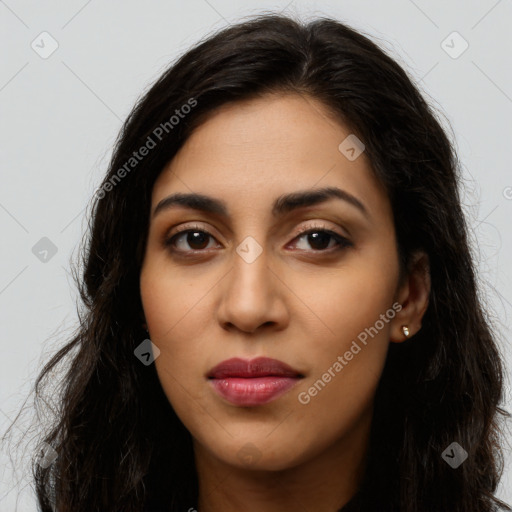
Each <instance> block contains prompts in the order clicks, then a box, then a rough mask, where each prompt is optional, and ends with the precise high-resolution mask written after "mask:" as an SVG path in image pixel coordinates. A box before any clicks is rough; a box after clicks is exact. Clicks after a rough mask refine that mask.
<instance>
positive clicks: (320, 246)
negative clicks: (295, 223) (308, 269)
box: [295, 228, 352, 252]
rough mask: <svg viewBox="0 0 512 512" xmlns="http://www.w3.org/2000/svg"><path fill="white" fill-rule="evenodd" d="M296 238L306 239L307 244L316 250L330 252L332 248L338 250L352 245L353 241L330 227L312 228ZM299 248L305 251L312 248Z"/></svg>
mask: <svg viewBox="0 0 512 512" xmlns="http://www.w3.org/2000/svg"><path fill="white" fill-rule="evenodd" d="M295 239H296V240H301V239H305V240H306V244H309V246H310V247H311V248H312V250H313V251H315V252H328V251H329V250H330V249H334V250H338V249H344V248H346V247H351V246H352V243H351V242H350V241H349V240H348V239H347V238H345V237H343V236H341V235H339V234H338V233H335V232H334V231H331V230H329V229H320V228H311V229H308V230H307V231H304V232H302V233H301V234H300V235H299V236H297V237H296V238H295ZM332 241H334V244H332V243H331V242H332ZM306 244H303V245H306ZM296 245H297V244H296ZM299 249H301V250H305V251H310V250H311V249H308V247H299Z"/></svg>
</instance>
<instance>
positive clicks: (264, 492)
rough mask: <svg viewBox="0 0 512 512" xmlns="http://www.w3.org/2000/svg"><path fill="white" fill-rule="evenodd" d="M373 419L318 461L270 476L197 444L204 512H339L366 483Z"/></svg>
mask: <svg viewBox="0 0 512 512" xmlns="http://www.w3.org/2000/svg"><path fill="white" fill-rule="evenodd" d="M370 424H371V415H370V417H365V418H364V419H362V421H361V422H359V423H358V424H356V425H355V426H354V428H353V429H352V431H351V432H350V433H347V434H346V435H345V436H344V437H342V438H341V439H339V440H338V441H337V442H336V443H335V444H331V445H329V446H327V447H326V448H325V449H324V450H323V451H322V452H321V453H319V454H317V455H316V456H315V457H314V458H312V459H308V460H307V461H304V462H302V463H299V464H298V465H295V466H294V467H291V468H287V469H283V470H279V471H275V470H274V471H269V470H264V469H247V468H240V467H238V466H234V465H230V464H227V463H225V462H224V461H223V460H221V459H219V458H218V457H216V456H214V455H213V454H212V453H211V452H209V451H207V450H206V449H205V448H204V447H203V446H202V445H200V444H199V443H197V442H196V441H194V453H195V459H196V468H197V474H198V481H199V497H198V512H235V511H236V512H238V511H240V510H244V511H245V512H282V511H283V510H315V512H336V511H338V510H339V509H340V508H342V507H343V506H344V505H345V504H346V503H347V502H348V501H350V499H351V498H352V497H353V496H354V494H355V493H356V491H357V488H358V486H359V484H360V482H361V480H362V477H363V472H364V466H365V455H366V451H367V446H368V441H369V432H370Z"/></svg>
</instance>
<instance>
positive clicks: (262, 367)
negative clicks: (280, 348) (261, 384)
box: [207, 357, 303, 379]
mask: <svg viewBox="0 0 512 512" xmlns="http://www.w3.org/2000/svg"><path fill="white" fill-rule="evenodd" d="M270 376H276V377H303V375H301V373H300V372H298V371H297V370H295V369H293V368H292V367H291V366H289V365H287V364H286V363H283V362H282V361H279V360H277V359H270V358H268V357H257V358H256V359H251V360H247V359H241V358H239V357H234V358H232V359H226V361H222V362H221V363H219V364H218V365H217V366H214V367H213V368H212V369H211V370H210V372H209V373H208V374H207V377H208V378H210V379H223V378H226V377H245V378H251V377H270Z"/></svg>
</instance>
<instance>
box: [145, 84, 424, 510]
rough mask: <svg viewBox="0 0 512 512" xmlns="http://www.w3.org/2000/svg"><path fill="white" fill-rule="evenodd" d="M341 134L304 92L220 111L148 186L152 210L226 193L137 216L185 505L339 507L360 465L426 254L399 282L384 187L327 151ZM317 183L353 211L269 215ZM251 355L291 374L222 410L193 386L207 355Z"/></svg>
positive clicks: (419, 307) (365, 164)
mask: <svg viewBox="0 0 512 512" xmlns="http://www.w3.org/2000/svg"><path fill="white" fill-rule="evenodd" d="M350 133H351V131H350V129H349V128H348V127H346V126H344V125H343V124H341V123H339V122H336V121H335V120H333V118H332V117H331V116H329V115H328V113H327V111H326V110H325V108H324V106H323V105H322V104H321V103H319V102H318V101H317V100H316V99H313V98H311V97H308V96H301V95H295V94H274V95H267V96H266V97H264V98H259V99H255V100H250V101H244V102H239V103H236V104H228V105H224V106H222V107H221V108H220V109H218V110H217V111H215V113H214V114H213V115H212V116H211V117H210V118H209V119H208V120H207V121H206V122H204V123H203V124H202V125H201V126H199V127H198V128H197V129H196V130H195V131H194V132H193V134H192V135H191V136H190V137H189V139H188V140H187V141H186V143H185V144H184V145H183V147H182V148H181V149H180V151H179V152H178V153H177V155H176V156H175V158H174V159H173V160H172V161H171V162H170V163H169V165H168V166H167V167H166V168H165V169H164V170H163V171H162V173H161V174H160V176H159V178H158V179H157V181H156V183H155V185H154V189H153V195H152V211H153V209H154V208H155V207H156V205H157V204H158V203H159V202H160V201H161V200H162V199H164V198H165V197H167V196H168V195H169V194H172V193H175V192H183V193H190V192H196V193H202V194H205V195H208V196H211V197H214V198H217V199H221V200H223V201H225V203H226V205H227V207H228V209H229V214H230V215H229V216H228V217H222V216H217V215H215V214H211V213H205V212H201V211H198V210H194V209H188V208H185V207H174V208H172V209H169V210H164V211H162V212H160V213H159V214H158V215H157V216H155V217H154V218H151V221H150V226H149V236H148V242H147V246H146V253H145V258H144V262H143V267H142V271H141V275H140V287H141V297H142V303H143V308H144V314H145V319H146V323H147V326H148V329H149V332H150V336H151V340H152V341H153V343H154V344H155V345H156V346H157V347H158V348H159V349H160V355H159V356H158V357H157V358H156V360H155V365H156V370H157V373H158V376H159V379H160V382H161V384H162V387H163V389H164V391H165V393H166V396H167V397H168V399H169V402H170V404H172V406H173V407H174V409H175V411H176V413H177V414H178V416H179V418H180V419H181V421H182V422H183V424H184V425H185V426H186V427H187V429H188V430H189V431H190V433H191V434H192V437H193V442H194V451H195V459H196V467H197V471H198V476H199V482H200V493H199V511H200V512H217V511H223V512H229V511H235V510H236V511H238V510H246V511H247V512H252V511H258V512H262V511H266V512H277V511H283V510H304V511H312V510H315V511H317V512H323V511H325V512H328V511H329V512H332V511H335V510H337V509H338V508H340V507H341V506H343V505H344V504H345V503H346V502H347V501H348V500H349V499H350V498H351V497H352V496H353V494H354V493H355V491H356V489H357V486H358V483H359V482H360V479H361V477H362V472H363V470H364V456H365V453H366V449H367V445H368V435H369V429H370V425H371V420H372V406H373V397H374V394H375V391H376V388H377V385H378V382H379V378H380V376H381V374H382V370H383V367H384V363H385V359H386V353H387V349H388V345H389V343H390V342H395V343H400V342H402V341H404V340H405V339H406V337H405V335H404V334H403V332H402V329H401V326H402V325H407V326H408V327H409V330H410V336H413V335H414V334H415V333H416V332H417V331H418V330H419V329H420V328H421V318H422V316H423V314H424V312H425V310H426V307H427V305H428V294H429V290H430V282H429V278H428V273H424V272H421V271H420V268H421V264H425V259H426V256H425V255H423V254H419V255H418V257H417V259H416V262H417V263H416V264H415V265H414V266H413V267H412V269H411V271H410V273H409V274H408V275H407V276H406V279H405V280H404V281H403V282H401V283H400V282H399V265H398V254H397V249H396V239H395V230H394V224H393V218H392V211H391V205H390V203H389V200H388V198H387V195H386V194H385V192H384V189H383V188H382V186H381V185H380V184H379V182H378V181H377V179H376V178H375V177H374V175H373V173H372V171H371V167H370V163H369V160H368V158H367V156H366V154H365V153H364V152H363V153H362V154H361V155H360V156H359V157H358V158H357V159H355V160H354V161H350V160H349V159H347V158H346V157H345V156H344V155H343V154H342V153H341V152H340V150H339V149H338V146H339V145H340V143H341V142H342V141H343V140H344V139H345V138H346V137H347V136H348V135H349V134H350ZM327 186H332V187H338V188H341V189H343V190H345V191H347V192H349V193H350V194H352V195H353V196H355V197H357V198H358V199H359V200H360V201H361V203H363V204H364V206H365V208H366V210H367V213H368V215H367V216H365V215H364V214H363V213H361V212H360V211H359V210H358V209H357V208H356V207H354V206H353V205H351V204H350V203H348V202H346V201H342V200H339V199H336V198H333V199H329V200H328V201H325V202H323V203H320V204H317V205H315V206H310V207H307V208H303V209H300V210H297V211H293V212H291V213H289V214H287V215H285V216H283V217H280V218H274V217H273V216H272V213H271V207H272V204H273V202H274V200H275V199H276V198H277V197H278V196H280V195H282V194H287V193H290V192H295V191H299V190H311V189H317V188H321V187H327ZM318 226H320V227H321V228H322V229H329V230H332V231H335V232H336V233H337V234H339V235H341V236H342V237H345V238H347V239H348V240H349V241H350V244H351V245H349V246H347V247H341V248H340V249H339V250H335V249H336V246H337V243H336V239H335V238H330V239H329V238H328V239H327V240H326V243H325V245H324V246H320V245H319V244H318V243H317V244H316V245H315V242H314V241H313V242H312V241H311V238H310V237H308V236H307V235H301V234H300V231H299V230H300V229H302V228H309V227H315V228H317V227H318ZM177 227H183V228H185V227H188V228H190V229H192V230H196V231H197V227H198V228H199V229H201V230H204V231H206V232H208V233H210V235H211V237H207V238H206V239H205V240H204V241H203V243H202V245H201V244H200V243H195V244H194V239H191V238H190V237H189V238H188V242H187V235H186V234H185V235H182V236H181V237H179V238H177V239H175V242H174V247H172V246H167V247H166V246H165V245H164V243H163V241H164V239H165V238H170V237H172V236H173V235H174V234H176V228H177ZM247 236H251V237H253V239H255V240H256V241H257V243H258V244H259V246H261V248H262V249H263V252H262V253H261V254H260V255H259V256H258V257H257V258H256V259H255V261H253V262H251V263H248V262H247V261H246V260H244V259H243V258H242V257H241V256H239V254H238V253H237V252H236V248H237V247H238V246H239V245H240V244H241V242H242V241H243V240H244V239H245V238H246V237H247ZM319 247H320V248H319ZM331 248H332V249H331ZM172 249H174V251H173V250H172ZM194 249H195V250H194ZM201 251H202V252H201ZM394 303H398V304H400V305H401V306H402V309H401V310H400V311H399V312H398V313H396V315H395V316H394V318H393V319H389V321H388V322H383V323H384V327H383V328H381V329H380V330H379V331H378V334H377V335H374V336H373V337H369V338H368V343H367V345H362V344H361V343H359V345H360V346H361V347H362V349H361V350H360V351H359V352H358V353H357V355H354V356H353V358H352V360H350V361H347V364H346V365H344V366H343V369H342V370H341V371H339V372H338V373H335V377H332V378H331V380H330V382H329V383H327V384H326V385H325V387H323V388H322V389H321V391H319V392H317V394H316V395H315V396H312V397H310V401H309V402H308V403H307V404H303V403H301V402H300V401H299V400H298V396H299V393H301V392H307V391H308V389H310V388H311V387H312V386H313V384H314V383H315V382H316V381H317V380H318V379H319V378H321V377H322V375H323V374H324V373H325V372H327V370H328V369H329V368H332V367H333V364H334V363H335V362H336V361H337V360H338V359H337V358H338V356H343V355H344V354H345V353H346V352H347V351H348V350H349V349H350V346H351V344H352V342H353V340H356V339H357V336H358V335H359V334H360V333H361V332H363V331H364V330H365V328H369V327H370V326H374V325H375V322H376V321H377V320H379V318H382V317H380V315H382V314H386V311H388V310H390V308H391V309H392V305H393V304H394ZM411 342H413V340H411ZM259 356H267V357H271V358H275V359H278V360H281V361H284V362H285V363H287V364H289V365H290V366H292V367H293V368H295V369H297V370H299V371H300V372H301V374H302V375H304V378H303V379H301V380H300V381H299V382H298V384H297V385H296V386H295V387H293V388H292V389H291V390H289V391H288V392H287V393H285V394H284V395H281V396H280V397H279V398H277V399H276V400H274V401H272V402H270V403H268V404H265V405H261V406H257V407H239V406H236V405H233V404H231V403H229V402H227V401H226V400H224V399H223V398H221V397H220V396H219V395H217V394H216V393H215V392H214V391H213V390H212V388H211V386H210V385H209V384H208V381H207V379H206V374H207V373H208V371H209V370H210V369H211V368H212V367H213V366H215V365H216V364H218V363H219V362H221V361H224V360H226V359H229V358H231V357H242V358H246V359H252V358H254V357H259ZM302 396H304V395H302ZM244 454H245V456H242V455H244Z"/></svg>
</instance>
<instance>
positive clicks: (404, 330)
mask: <svg viewBox="0 0 512 512" xmlns="http://www.w3.org/2000/svg"><path fill="white" fill-rule="evenodd" d="M402 332H403V333H404V336H405V337H406V338H407V337H408V336H409V327H407V325H402Z"/></svg>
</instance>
